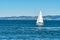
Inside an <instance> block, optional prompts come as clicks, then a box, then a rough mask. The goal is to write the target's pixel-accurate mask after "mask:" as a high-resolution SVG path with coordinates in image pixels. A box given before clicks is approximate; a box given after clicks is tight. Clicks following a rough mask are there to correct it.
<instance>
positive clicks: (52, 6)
mask: <svg viewBox="0 0 60 40" xmlns="http://www.w3.org/2000/svg"><path fill="white" fill-rule="evenodd" d="M40 10H41V11H42V13H43V15H44V16H46V15H60V0H0V17H6V16H7V17H8V16H37V15H38V14H39V12H40Z"/></svg>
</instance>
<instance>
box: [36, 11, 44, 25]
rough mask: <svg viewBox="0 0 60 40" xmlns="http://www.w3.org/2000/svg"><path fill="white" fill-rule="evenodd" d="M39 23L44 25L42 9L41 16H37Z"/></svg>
mask: <svg viewBox="0 0 60 40" xmlns="http://www.w3.org/2000/svg"><path fill="white" fill-rule="evenodd" d="M36 24H37V25H39V26H42V25H43V16H42V12H41V11H40V13H39V16H38V18H37V22H36Z"/></svg>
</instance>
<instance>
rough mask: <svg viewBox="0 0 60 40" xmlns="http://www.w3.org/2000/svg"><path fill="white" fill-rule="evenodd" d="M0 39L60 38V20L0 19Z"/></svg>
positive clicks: (45, 39)
mask: <svg viewBox="0 0 60 40" xmlns="http://www.w3.org/2000/svg"><path fill="white" fill-rule="evenodd" d="M0 40H60V21H59V20H49V21H48V20H44V25H43V26H37V25H36V20H0Z"/></svg>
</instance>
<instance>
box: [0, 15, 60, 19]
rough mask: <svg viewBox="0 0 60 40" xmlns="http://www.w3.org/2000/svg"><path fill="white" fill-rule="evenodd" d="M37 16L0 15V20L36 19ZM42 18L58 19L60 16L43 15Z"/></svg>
mask: <svg viewBox="0 0 60 40" xmlns="http://www.w3.org/2000/svg"><path fill="white" fill-rule="evenodd" d="M37 17H38V16H11V17H0V20H37ZM43 19H44V20H60V16H57V15H55V16H50V15H48V16H43Z"/></svg>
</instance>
